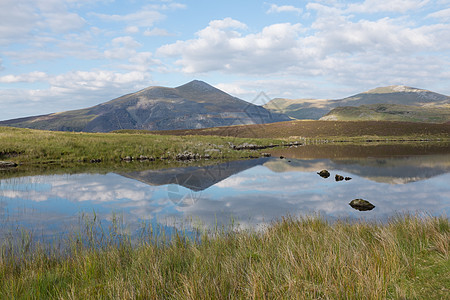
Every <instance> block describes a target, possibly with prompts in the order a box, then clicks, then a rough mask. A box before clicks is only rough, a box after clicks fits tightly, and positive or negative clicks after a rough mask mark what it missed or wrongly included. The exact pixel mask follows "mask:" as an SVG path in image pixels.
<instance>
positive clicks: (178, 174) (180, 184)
mask: <svg viewBox="0 0 450 300" xmlns="http://www.w3.org/2000/svg"><path fill="white" fill-rule="evenodd" d="M272 154H273V156H272V157H267V158H258V159H252V160H241V161H231V162H222V163H217V164H214V165H209V166H200V167H199V166H194V164H195V163H191V164H186V165H185V166H183V167H177V168H175V167H171V168H169V167H166V168H164V169H159V170H152V169H149V170H146V169H145V167H141V168H140V170H138V171H126V170H123V171H121V170H120V169H118V170H114V172H109V173H105V174H96V173H95V172H94V173H92V172H90V173H79V174H57V175H48V174H47V175H32V176H11V175H9V176H6V175H5V174H6V171H0V178H3V179H0V226H1V229H0V234H1V235H2V236H5V235H8V234H11V232H12V231H17V229H22V228H23V229H26V230H28V231H31V232H33V234H34V236H38V237H43V238H51V237H55V236H61V235H64V234H65V233H67V232H70V231H73V230H74V228H79V225H80V222H81V221H80V219H81V216H82V215H83V214H84V215H88V216H93V214H94V212H95V216H96V218H97V219H98V220H100V221H101V222H103V223H104V224H110V222H111V219H112V218H113V216H116V217H118V218H120V219H121V220H123V224H124V226H125V227H126V228H127V230H128V231H129V232H130V233H132V234H133V233H134V232H136V231H137V230H138V229H139V228H140V226H142V224H152V226H154V227H155V228H156V227H160V228H163V229H171V228H177V229H183V228H185V229H188V230H190V229H192V228H193V227H198V228H202V229H206V230H208V229H212V228H216V227H222V226H225V227H227V226H229V225H230V224H231V223H233V224H234V227H235V228H239V229H260V228H264V227H265V226H267V225H268V224H270V223H271V222H272V221H274V220H277V219H280V218H282V217H284V216H288V215H289V216H293V217H295V216H300V215H314V214H319V215H321V216H323V217H324V218H326V219H328V220H330V221H334V220H337V219H345V220H348V221H357V220H360V219H364V220H370V221H372V220H373V221H380V222H384V221H386V220H388V219H389V218H390V217H393V216H395V215H396V214H399V213H404V212H412V213H428V214H432V215H447V216H448V215H449V214H450V151H449V148H448V145H441V146H439V147H431V146H430V147H428V146H426V145H425V146H421V147H412V146H410V145H394V146H392V145H391V146H386V145H373V146H370V147H365V146H354V145H353V146H333V145H324V146H321V147H315V146H303V147H292V148H289V149H281V150H273V151H272ZM280 156H284V157H285V158H280ZM136 163H138V162H136ZM323 169H326V170H328V171H329V172H330V174H331V176H330V177H328V178H322V177H320V176H319V175H318V174H317V172H318V171H320V170H323ZM2 172H3V175H2ZM336 174H339V175H342V176H343V177H351V180H342V181H336V180H335V175H336ZM7 177H8V178H7ZM356 198H362V199H365V200H368V201H370V202H371V203H372V204H373V205H375V208H374V209H372V210H370V211H359V210H356V209H354V208H352V207H351V206H350V205H349V202H350V201H351V200H353V199H356ZM77 226H78V227H77Z"/></svg>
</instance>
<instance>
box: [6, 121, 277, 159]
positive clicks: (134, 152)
mask: <svg viewBox="0 0 450 300" xmlns="http://www.w3.org/2000/svg"><path fill="white" fill-rule="evenodd" d="M229 142H231V143H234V144H237V145H238V144H242V143H244V142H249V143H253V144H258V145H268V144H270V143H277V142H276V141H275V140H270V139H248V138H247V139H243V138H233V137H212V136H169V135H148V134H145V135H144V134H130V133H75V132H58V131H43V130H32V129H22V128H11V127H0V160H4V159H13V160H14V161H16V162H21V163H30V162H31V163H48V162H57V163H67V162H75V163H77V162H90V161H91V160H101V161H102V162H117V161H120V160H121V159H122V158H125V157H127V156H129V157H134V158H135V159H136V158H138V157H140V156H141V155H142V156H147V157H152V158H155V159H158V160H159V159H164V160H166V159H175V157H176V155H177V154H178V153H182V152H184V151H189V152H191V153H193V154H199V155H200V156H202V157H205V155H208V156H209V157H211V158H220V159H222V158H247V157H249V156H250V155H256V156H259V154H258V153H253V152H250V151H236V150H233V149H232V148H231V147H230V146H229ZM210 149H218V150H220V151H208V150H210ZM252 153H253V154H252Z"/></svg>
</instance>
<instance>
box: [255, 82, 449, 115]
mask: <svg viewBox="0 0 450 300" xmlns="http://www.w3.org/2000/svg"><path fill="white" fill-rule="evenodd" d="M374 104H391V105H399V106H396V107H390V109H393V110H392V111H396V112H398V113H401V114H404V115H407V114H408V113H407V112H408V111H410V112H412V111H415V112H416V113H417V114H418V116H419V117H418V118H407V119H408V120H410V121H413V120H414V121H422V120H425V121H427V120H433V119H436V120H437V119H442V118H443V116H441V115H436V116H435V117H434V116H433V115H430V113H431V114H433V110H432V109H431V110H430V109H429V108H432V107H434V108H440V107H448V105H449V104H450V97H449V96H446V95H441V94H438V93H434V92H431V91H428V90H423V89H418V88H413V87H407V86H403V85H392V86H387V87H379V88H375V89H372V90H369V91H367V92H364V93H360V94H356V95H353V96H350V97H347V98H343V99H336V100H323V99H296V100H290V99H279V98H278V99H273V100H272V101H270V102H269V103H267V104H266V105H265V106H264V107H265V108H267V109H271V110H273V111H275V112H279V113H284V114H286V115H288V116H290V117H292V118H296V119H313V120H318V119H320V118H321V117H323V116H324V115H326V114H327V113H329V112H330V111H331V110H333V109H334V108H339V109H338V110H337V111H338V112H341V111H342V109H340V108H341V107H344V106H347V107H348V106H351V107H360V106H361V105H374ZM401 106H403V107H401ZM409 106H413V107H409ZM417 107H420V108H419V109H418V108H417ZM378 108H379V107H378ZM421 108H424V109H423V111H422V109H421ZM367 109H369V110H374V109H375V110H376V109H377V107H376V106H372V107H365V108H362V110H367ZM378 113H379V114H382V115H383V117H380V118H379V119H380V120H383V119H386V120H390V116H391V117H392V115H393V113H391V114H389V112H386V113H382V112H380V111H378ZM333 116H335V118H336V120H341V118H340V115H339V116H338V115H337V114H333ZM362 116H364V114H363V115H362ZM327 119H328V120H329V119H330V118H329V117H328V118H324V120H327ZM400 119H402V118H400ZM400 119H395V120H400ZM444 119H445V117H444ZM342 120H343V119H342ZM352 120H365V119H364V118H361V119H360V118H354V119H352ZM374 120H378V119H377V118H374ZM445 120H447V121H448V118H447V119H445ZM445 120H444V122H445Z"/></svg>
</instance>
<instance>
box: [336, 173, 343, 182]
mask: <svg viewBox="0 0 450 300" xmlns="http://www.w3.org/2000/svg"><path fill="white" fill-rule="evenodd" d="M334 179H335V180H336V181H342V180H344V176H342V175H339V174H336V176H334Z"/></svg>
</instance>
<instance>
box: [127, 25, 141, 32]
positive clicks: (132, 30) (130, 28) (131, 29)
mask: <svg viewBox="0 0 450 300" xmlns="http://www.w3.org/2000/svg"><path fill="white" fill-rule="evenodd" d="M125 32H126V33H130V34H132V33H138V32H139V27H137V26H128V27H127V28H125Z"/></svg>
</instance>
